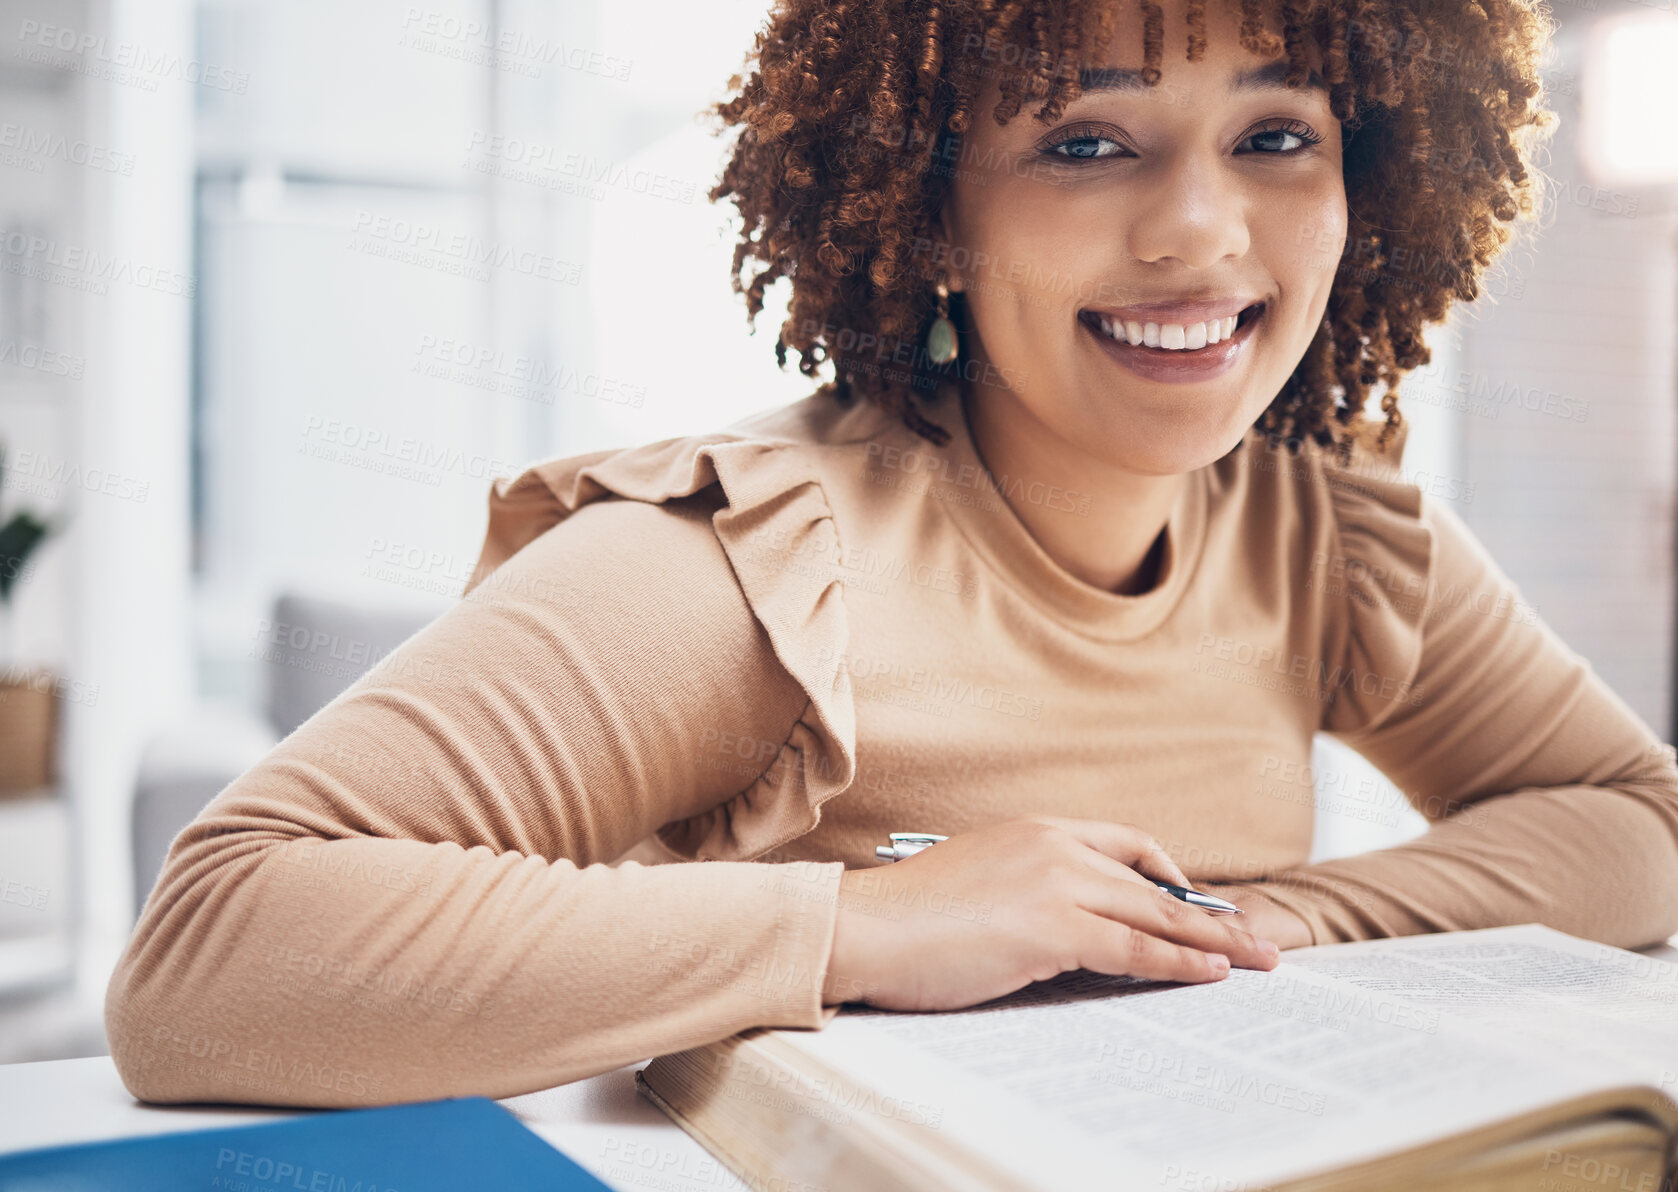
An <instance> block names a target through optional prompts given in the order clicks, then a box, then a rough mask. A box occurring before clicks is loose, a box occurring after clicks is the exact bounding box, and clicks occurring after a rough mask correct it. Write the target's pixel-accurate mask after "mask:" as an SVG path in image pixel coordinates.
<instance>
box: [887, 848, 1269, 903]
mask: <svg viewBox="0 0 1678 1192" xmlns="http://www.w3.org/2000/svg"><path fill="white" fill-rule="evenodd" d="M948 839H949V837H948V836H938V835H935V834H933V833H931V832H893V833H892V834H891V843H890V844H882V845H879V846H877V847H876V848H875V849H874V855H875V856H876V857H879V858H881V859H883V860H886V861H901V860H903V859H904V858H905V857H912V856H914V855H915V854H916V853H918V852H920V851H921V850H922V849H923V848H926V847H928V846H929V845H934V844H937V843H938V842H939V841H940V840H948ZM1154 885H1156V886H1158V887H1159V888H1160V889H1161V890H1164V891H1165V892H1166V893H1167V894H1169V895H1171V896H1172V897H1173V898H1180V899H1182V900H1183V901H1184V902H1186V903H1188V904H1189V905H1190V906H1198V907H1199V908H1200V909H1201V910H1203V911H1205V912H1207V913H1208V914H1212V915H1240V914H1245V913H1246V912H1244V911H1243V910H1242V909H1241V908H1240V907H1238V906H1236V905H1235V904H1234V903H1233V902H1225V901H1224V900H1223V899H1222V898H1217V897H1214V896H1213V895H1211V894H1202V893H1200V891H1198V890H1190V889H1188V888H1187V887H1186V886H1173V885H1171V884H1169V883H1167V882H1155V883H1154Z"/></svg>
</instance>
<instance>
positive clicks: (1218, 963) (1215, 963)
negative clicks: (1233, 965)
mask: <svg viewBox="0 0 1678 1192" xmlns="http://www.w3.org/2000/svg"><path fill="white" fill-rule="evenodd" d="M1212 971H1213V972H1214V973H1217V974H1218V975H1219V976H1222V975H1223V974H1224V973H1227V972H1229V957H1227V956H1225V955H1223V954H1222V953H1214V954H1213V955H1212Z"/></svg>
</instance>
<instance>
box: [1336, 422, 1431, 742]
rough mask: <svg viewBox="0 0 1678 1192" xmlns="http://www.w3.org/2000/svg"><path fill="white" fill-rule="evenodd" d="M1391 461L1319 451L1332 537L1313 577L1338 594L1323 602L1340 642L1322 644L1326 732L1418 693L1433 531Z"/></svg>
mask: <svg viewBox="0 0 1678 1192" xmlns="http://www.w3.org/2000/svg"><path fill="white" fill-rule="evenodd" d="M1401 449H1402V444H1400V448H1399V450H1401ZM1397 463H1398V459H1397V455H1396V452H1395V457H1394V458H1393V459H1392V460H1391V461H1390V462H1383V463H1380V464H1370V463H1360V462H1354V463H1353V464H1352V465H1351V466H1350V467H1345V468H1342V467H1340V466H1338V465H1337V464H1336V463H1335V462H1334V461H1333V460H1331V459H1327V458H1322V462H1321V467H1322V483H1323V485H1324V487H1325V488H1326V489H1327V491H1328V494H1329V505H1330V507H1331V511H1332V513H1333V518H1332V527H1333V529H1332V533H1333V536H1334V541H1333V542H1332V544H1331V545H1330V548H1329V552H1328V555H1329V557H1328V559H1327V560H1326V562H1325V563H1324V566H1325V567H1326V569H1327V570H1326V574H1325V575H1323V576H1322V582H1323V583H1324V584H1325V585H1326V586H1327V588H1328V590H1329V591H1330V592H1338V593H1339V598H1338V599H1336V600H1334V601H1331V606H1332V607H1335V608H1338V609H1340V610H1342V612H1341V619H1340V622H1339V626H1340V627H1339V632H1338V635H1337V636H1338V638H1339V644H1338V646H1337V643H1336V640H1335V637H1336V635H1330V637H1329V638H1328V641H1327V647H1328V658H1327V662H1328V670H1327V681H1328V683H1329V684H1330V685H1331V686H1332V687H1333V693H1332V696H1331V697H1330V700H1329V703H1328V710H1327V712H1326V714H1325V722H1324V728H1325V729H1328V730H1329V731H1336V732H1351V731H1356V730H1359V729H1364V728H1370V727H1373V726H1374V725H1375V724H1377V723H1379V722H1380V721H1382V720H1384V719H1385V718H1386V717H1387V716H1389V715H1391V714H1392V713H1393V712H1394V711H1396V710H1397V709H1399V708H1400V707H1403V706H1405V705H1406V704H1407V703H1411V702H1414V700H1415V699H1417V698H1418V697H1419V696H1420V694H1421V693H1420V692H1419V691H1418V690H1417V689H1416V676H1417V674H1418V672H1419V671H1420V669H1421V663H1422V631H1423V628H1424V627H1425V624H1426V621H1427V610H1428V607H1429V597H1430V593H1431V590H1432V576H1433V560H1434V550H1435V547H1434V532H1433V529H1432V527H1431V526H1430V525H1429V522H1428V517H1427V507H1426V504H1425V501H1424V498H1423V494H1422V490H1421V489H1420V488H1419V487H1418V486H1417V485H1415V484H1411V483H1408V482H1406V481H1405V480H1403V479H1402V478H1401V476H1402V473H1401V472H1400V471H1399V469H1398V466H1397Z"/></svg>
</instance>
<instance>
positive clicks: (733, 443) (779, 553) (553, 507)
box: [466, 432, 856, 861]
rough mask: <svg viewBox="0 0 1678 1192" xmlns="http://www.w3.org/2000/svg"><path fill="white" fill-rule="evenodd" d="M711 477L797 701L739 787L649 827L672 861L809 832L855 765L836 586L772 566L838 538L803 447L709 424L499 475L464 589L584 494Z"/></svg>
mask: <svg viewBox="0 0 1678 1192" xmlns="http://www.w3.org/2000/svg"><path fill="white" fill-rule="evenodd" d="M712 484H720V486H721V489H722V493H723V496H724V497H725V498H726V501H727V504H726V505H725V506H724V507H723V508H720V509H718V510H717V511H716V513H715V514H713V515H712V518H711V524H712V526H713V528H714V529H715V531H716V535H717V539H718V541H719V542H720V543H721V544H722V548H723V551H724V553H725V554H726V555H727V556H728V560H729V563H730V564H731V566H732V567H733V569H734V576H735V579H736V580H737V581H738V583H739V584H740V588H741V590H742V592H743V593H744V594H745V597H746V601H747V603H748V604H749V605H750V606H751V609H752V612H753V613H754V614H755V615H756V617H757V619H758V620H759V621H760V622H761V623H762V625H763V627H764V629H765V630H766V631H767V633H768V635H769V640H770V643H771V644H772V645H773V647H774V650H775V654H776V657H777V658H779V659H780V662H781V664H782V665H783V666H784V667H786V669H787V671H788V672H789V673H790V674H791V675H792V677H793V678H794V679H795V680H796V681H797V682H798V684H799V686H801V687H802V688H803V689H804V691H805V693H806V694H807V695H808V696H809V703H808V705H807V706H806V707H805V710H804V712H803V714H802V715H801V716H800V717H799V720H798V722H797V723H796V724H795V725H794V726H793V729H792V733H791V735H790V736H789V737H788V738H787V740H786V742H785V743H784V744H783V745H782V746H781V750H780V753H779V754H778V755H777V756H776V758H775V760H774V761H773V763H772V764H771V765H770V766H769V768H768V769H767V770H766V771H765V772H764V773H763V775H762V776H760V777H759V778H758V779H757V780H756V781H755V782H753V783H752V785H751V786H749V787H747V788H746V789H745V790H743V791H740V792H739V793H738V794H736V795H735V796H734V797H733V798H731V799H729V800H728V801H727V802H725V803H723V804H721V805H719V806H717V807H715V808H712V809H711V810H710V811H708V812H706V813H705V814H703V815H699V816H695V817H693V818H691V819H686V820H681V821H677V822H675V823H670V824H666V825H664V826H663V827H662V828H660V829H659V830H658V834H657V835H658V839H659V840H660V841H661V842H662V843H663V844H664V845H665V846H666V847H668V848H669V849H670V850H671V851H673V852H674V853H676V854H677V855H678V856H679V857H681V858H683V859H684V860H690V861H744V860H750V859H752V858H753V857H757V856H760V855H762V854H763V853H766V852H768V851H770V850H771V849H774V848H777V847H778V846H780V845H782V844H785V843H786V842H788V841H790V840H793V839H796V838H797V837H799V836H802V835H803V834H804V833H806V832H808V831H810V830H811V829H812V828H814V827H815V826H816V824H817V823H818V822H819V821H820V818H821V806H822V804H823V803H824V802H826V801H827V800H828V799H830V798H832V797H833V796H834V795H837V794H839V793H840V792H841V791H843V790H845V789H846V788H847V787H849V786H850V784H851V782H852V781H853V780H854V779H855V777H856V707H855V704H854V703H853V698H852V694H851V690H850V686H849V684H847V683H845V682H844V681H843V677H842V674H841V666H842V663H843V658H844V654H845V649H846V644H847V638H848V622H847V619H846V614H845V603H844V588H843V585H842V584H841V583H840V582H839V581H838V580H837V579H831V578H822V577H821V576H820V575H818V574H817V572H816V570H815V569H813V568H789V567H786V566H784V562H785V559H786V558H787V554H788V552H792V553H795V554H796V553H798V552H801V551H804V550H821V551H824V552H826V551H831V550H832V549H833V545H832V544H834V543H836V542H837V541H838V527H837V525H836V524H835V522H834V517H833V510H832V508H831V506H830V505H829V503H828V499H827V496H826V493H825V492H824V491H823V489H822V486H821V481H820V478H819V476H818V475H817V473H816V471H815V468H814V465H813V461H812V459H811V457H810V455H809V452H808V449H807V448H805V447H804V445H802V444H799V443H796V442H778V441H773V440H768V439H751V438H743V437H741V436H738V435H731V434H728V433H721V432H719V433H711V434H704V435H692V436H687V437H682V438H674V439H665V440H661V441H659V442H655V443H648V444H645V445H642V446H637V447H628V448H619V449H611V450H605V451H596V452H591V453H589V454H585V455H577V456H571V457H568V458H563V459H554V460H549V461H546V462H544V463H540V464H537V465H535V466H533V467H530V468H528V469H526V470H525V471H524V472H523V473H521V474H520V475H518V476H516V477H512V478H510V479H508V478H503V479H498V480H496V481H495V482H494V484H493V485H492V486H491V489H490V497H489V529H488V531H487V533H486V534H485V538H484V547H483V552H482V554H481V555H480V557H479V559H478V563H477V566H476V568H474V570H473V573H472V576H471V578H470V580H468V582H467V585H466V592H468V593H470V592H471V591H472V590H473V588H475V587H476V586H477V585H478V584H479V583H481V582H482V581H483V580H484V579H485V578H486V577H488V575H489V574H490V573H491V572H492V571H494V569H495V568H496V567H499V566H500V565H501V564H502V563H503V562H505V561H506V560H507V559H509V558H511V557H512V556H513V554H515V553H516V552H517V551H519V550H520V549H522V548H523V547H524V546H526V545H527V544H529V543H530V542H532V541H534V540H535V539H536V538H537V537H539V536H540V535H541V534H543V533H545V532H546V531H547V530H549V529H550V528H552V527H553V526H555V525H557V524H559V523H560V522H561V521H563V520H565V519H566V518H567V517H569V516H571V515H572V514H573V513H575V512H576V511H577V510H578V509H580V508H582V507H583V506H584V505H587V504H589V503H590V502H592V501H597V500H600V499H602V498H606V497H613V496H616V497H626V498H629V499H631V500H636V501H647V502H652V503H662V502H664V501H667V500H671V499H674V498H679V497H686V496H690V495H692V494H693V493H696V492H699V491H700V490H701V489H704V488H706V487H708V486H709V485H712ZM767 544H773V546H774V547H775V549H765V546H766V545H767Z"/></svg>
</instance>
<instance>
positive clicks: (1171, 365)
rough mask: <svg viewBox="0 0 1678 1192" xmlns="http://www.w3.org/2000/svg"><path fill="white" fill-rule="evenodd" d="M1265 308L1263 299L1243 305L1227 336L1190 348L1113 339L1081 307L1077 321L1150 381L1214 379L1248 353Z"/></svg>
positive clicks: (1114, 357) (1113, 356) (1108, 352)
mask: <svg viewBox="0 0 1678 1192" xmlns="http://www.w3.org/2000/svg"><path fill="white" fill-rule="evenodd" d="M1266 311H1267V304H1266V303H1263V302H1260V303H1257V304H1254V305H1252V306H1249V307H1246V308H1243V309H1242V311H1241V313H1240V315H1239V316H1238V317H1237V320H1236V325H1235V330H1234V331H1233V332H1232V333H1231V334H1230V335H1229V337H1228V338H1227V339H1220V340H1219V341H1218V342H1217V343H1215V344H1211V343H1209V344H1207V345H1206V346H1205V347H1202V348H1193V349H1174V348H1153V347H1148V346H1146V345H1145V344H1134V345H1133V344H1131V343H1130V342H1129V341H1128V340H1123V339H1114V338H1113V337H1111V336H1109V335H1106V334H1105V333H1103V332H1102V330H1101V320H1100V319H1099V318H1098V317H1097V316H1096V315H1095V314H1094V313H1093V312H1090V311H1080V312H1079V313H1078V322H1079V323H1080V324H1082V325H1083V330H1084V331H1085V333H1086V334H1088V335H1089V337H1090V340H1091V342H1092V343H1093V344H1094V345H1095V346H1096V347H1097V348H1098V349H1099V350H1100V351H1101V354H1102V355H1103V356H1105V357H1106V358H1107V359H1108V360H1111V361H1112V362H1113V363H1115V364H1117V365H1119V366H1121V367H1122V368H1124V369H1125V370H1126V371H1128V372H1131V373H1134V374H1136V375H1138V376H1141V377H1144V378H1146V379H1148V380H1151V381H1165V382H1194V381H1210V380H1213V379H1215V378H1217V377H1220V376H1222V375H1223V374H1225V373H1227V372H1229V371H1230V370H1231V369H1232V368H1234V367H1236V365H1237V363H1238V362H1239V361H1240V360H1242V359H1243V358H1244V357H1245V356H1246V355H1247V341H1248V340H1250V339H1252V338H1253V336H1254V335H1256V334H1257V333H1258V329H1257V327H1256V324H1257V323H1258V322H1259V321H1260V320H1261V319H1262V318H1263V316H1264V315H1265V313H1266Z"/></svg>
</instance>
